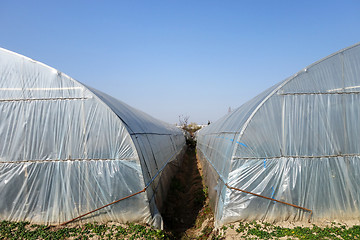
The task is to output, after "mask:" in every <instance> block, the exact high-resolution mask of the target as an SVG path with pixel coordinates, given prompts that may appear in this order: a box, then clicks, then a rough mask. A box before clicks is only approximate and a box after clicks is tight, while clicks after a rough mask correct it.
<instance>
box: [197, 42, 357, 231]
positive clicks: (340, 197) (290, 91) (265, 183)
mask: <svg viewBox="0 0 360 240" xmlns="http://www.w3.org/2000/svg"><path fill="white" fill-rule="evenodd" d="M359 103H360V45H359V44H356V45H354V46H352V47H349V48H347V49H344V50H341V51H339V52H337V53H335V54H333V55H331V56H329V57H327V58H325V59H323V60H321V61H319V62H316V63H314V64H312V65H310V66H309V67H307V68H305V69H303V70H302V71H300V72H299V73H297V74H295V75H294V76H292V77H290V78H288V79H286V80H284V81H282V82H280V83H279V84H277V85H275V86H274V87H272V88H270V89H268V90H266V91H265V92H263V93H261V94H260V95H258V96H257V97H255V98H254V99H252V100H250V101H249V102H247V103H245V104H244V105H242V106H241V107H239V108H238V109H236V110H235V111H234V112H232V113H231V114H229V115H226V116H224V117H223V118H222V119H220V120H219V121H217V122H215V123H213V124H211V125H210V126H208V127H206V128H204V129H202V130H201V131H200V133H199V134H198V147H197V149H198V152H199V154H198V155H199V158H200V159H202V162H204V165H205V167H204V168H211V169H212V172H213V173H215V174H213V175H215V178H213V177H207V178H209V180H208V184H209V186H210V187H212V188H214V191H213V195H214V196H210V197H211V198H213V199H214V200H215V201H216V203H215V204H213V205H214V208H215V215H216V224H217V225H218V226H220V225H222V224H226V223H229V222H233V221H239V220H264V221H270V222H280V221H284V220H288V221H289V220H290V221H308V218H309V216H310V217H311V219H310V220H311V221H312V222H318V221H319V222H321V221H325V220H329V221H331V220H335V219H336V220H339V221H345V220H360V191H359V189H360V183H359V181H358V180H357V179H358V177H359V176H360V175H359V174H360V162H359V158H360V145H359V144H358V139H359V136H360V128H359V125H358V121H359V119H360V104H359ZM225 184H227V185H228V186H229V187H233V188H237V189H241V190H245V191H248V192H252V193H255V194H259V195H262V196H265V197H268V198H270V199H276V200H278V201H283V202H286V203H290V204H293V205H296V206H299V207H302V208H305V209H308V210H312V215H311V213H310V211H307V210H304V209H301V208H297V207H292V206H289V205H286V204H282V203H280V202H276V201H272V200H269V199H265V198H262V197H258V196H255V195H251V194H247V193H244V192H241V191H238V190H234V189H229V188H228V187H226V186H224V185H225ZM209 192H211V190H209Z"/></svg>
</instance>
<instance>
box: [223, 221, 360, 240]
mask: <svg viewBox="0 0 360 240" xmlns="http://www.w3.org/2000/svg"><path fill="white" fill-rule="evenodd" d="M228 228H232V229H235V231H236V232H237V234H238V236H239V237H241V238H243V239H280V238H281V239H360V226H358V225H355V226H352V227H346V226H345V225H342V224H339V223H331V225H330V226H327V227H323V228H321V227H318V226H316V225H314V224H313V225H312V226H311V227H294V228H285V227H280V226H275V225H272V224H269V223H257V222H255V221H253V222H250V223H248V222H240V223H239V224H238V226H236V227H234V225H230V226H223V227H222V228H221V230H222V233H223V234H222V236H226V231H227V229H228Z"/></svg>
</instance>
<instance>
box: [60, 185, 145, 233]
mask: <svg viewBox="0 0 360 240" xmlns="http://www.w3.org/2000/svg"><path fill="white" fill-rule="evenodd" d="M145 191H146V188H144V189H143V190H141V191H139V192H136V193H133V194H131V195H129V196H126V197H123V198H121V199H119V200H116V201H114V202H112V203H109V204H106V205H104V206H102V207H99V208H97V209H95V210H92V211H90V212H88V213H85V214H83V215H81V216H78V217H76V218H73V219H71V220H69V221H67V222H63V223H61V224H60V226H64V225H66V224H68V223H71V222H73V221H75V220H77V219H79V218H82V217H84V216H86V215H89V214H91V213H93V212H96V211H99V210H100V209H103V208H106V207H108V206H110V205H112V204H115V203H117V202H120V201H122V200H125V199H128V198H131V197H133V196H135V195H138V194H140V193H143V192H145Z"/></svg>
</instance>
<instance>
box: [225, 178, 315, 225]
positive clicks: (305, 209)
mask: <svg viewBox="0 0 360 240" xmlns="http://www.w3.org/2000/svg"><path fill="white" fill-rule="evenodd" d="M225 186H226V187H227V188H229V189H232V190H236V191H240V192H244V193H247V194H251V195H254V196H257V197H261V198H265V199H268V200H271V201H275V202H278V203H282V204H285V205H289V206H292V207H295V208H299V209H302V210H304V211H308V212H310V215H309V219H308V222H310V218H311V216H312V210H310V209H307V208H304V207H300V206H298V205H295V204H291V203H287V202H283V201H280V200H276V199H273V198H269V197H265V196H263V195H260V194H256V193H252V192H249V191H246V190H242V189H239V188H234V187H230V186H229V185H228V184H227V183H225Z"/></svg>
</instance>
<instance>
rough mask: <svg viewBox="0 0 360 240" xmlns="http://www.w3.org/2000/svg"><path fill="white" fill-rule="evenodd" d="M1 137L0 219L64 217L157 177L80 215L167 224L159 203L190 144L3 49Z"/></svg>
mask: <svg viewBox="0 0 360 240" xmlns="http://www.w3.org/2000/svg"><path fill="white" fill-rule="evenodd" d="M0 139H1V140H0V141H1V144H0V219H2V220H12V221H30V222H34V223H42V224H55V223H61V222H65V221H67V220H70V219H72V218H75V217H77V216H79V215H82V214H84V213H86V212H89V211H91V210H93V209H96V208H98V207H101V206H103V205H106V204H108V203H110V202H113V201H115V200H117V199H120V198H123V197H126V196H128V195H130V194H132V193H135V192H138V191H140V190H142V189H144V187H145V186H146V185H147V184H150V182H151V184H150V186H149V188H148V190H147V191H146V193H142V194H139V195H136V196H134V197H132V198H130V199H127V200H124V201H122V202H119V203H117V204H116V205H112V206H110V207H107V208H105V209H102V210H101V211H99V212H95V213H94V214H92V215H89V216H87V217H86V218H85V219H82V221H86V222H88V221H97V222H107V221H118V222H145V223H150V224H153V225H155V226H157V227H161V226H162V219H161V216H160V214H159V213H158V208H159V207H161V205H162V202H163V201H164V198H165V196H166V191H167V186H168V184H169V178H170V176H171V174H172V171H171V169H172V167H171V166H176V165H178V164H179V163H178V162H179V161H180V158H179V154H180V153H181V151H182V149H183V147H184V145H185V138H184V136H183V134H182V132H181V131H180V130H178V129H177V128H176V127H174V126H170V125H169V124H166V123H163V122H161V121H159V120H156V119H154V118H152V117H150V116H149V115H147V114H145V113H143V112H141V111H139V110H136V109H134V108H132V107H130V106H128V105H127V104H125V103H123V102H121V101H119V100H116V99H115V98H112V97H110V96H108V95H106V94H104V93H102V92H100V91H98V90H95V89H92V88H90V87H87V86H85V85H83V84H81V83H79V82H77V81H75V80H74V79H72V78H70V77H68V76H67V75H65V74H63V73H61V72H59V71H57V70H55V69H53V68H50V67H48V66H46V65H44V64H42V63H39V62H36V61H34V60H31V59H29V58H26V57H24V56H21V55H19V54H16V53H13V52H10V51H7V50H5V49H1V48H0ZM165 166H166V167H165ZM161 168H164V171H162V172H161V174H157V173H158V171H159V169H161ZM155 176H156V177H155Z"/></svg>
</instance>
